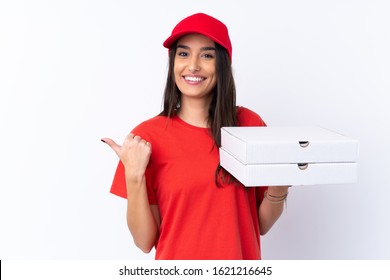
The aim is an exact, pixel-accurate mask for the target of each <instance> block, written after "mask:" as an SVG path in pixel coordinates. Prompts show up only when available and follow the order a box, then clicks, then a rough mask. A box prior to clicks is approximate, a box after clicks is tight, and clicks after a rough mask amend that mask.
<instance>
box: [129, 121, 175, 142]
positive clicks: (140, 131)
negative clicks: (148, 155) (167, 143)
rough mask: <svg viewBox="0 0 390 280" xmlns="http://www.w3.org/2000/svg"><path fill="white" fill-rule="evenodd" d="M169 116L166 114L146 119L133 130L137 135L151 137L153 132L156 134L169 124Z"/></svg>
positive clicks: (145, 137)
mask: <svg viewBox="0 0 390 280" xmlns="http://www.w3.org/2000/svg"><path fill="white" fill-rule="evenodd" d="M167 121H168V118H167V117H165V116H160V115H158V116H155V117H152V118H150V119H148V120H146V121H143V122H141V123H140V124H138V125H137V126H136V127H134V129H133V130H132V131H131V132H132V133H133V134H135V135H139V136H141V137H142V138H144V139H149V138H150V135H151V134H155V133H156V132H158V131H160V130H162V129H164V128H165V127H166V125H167Z"/></svg>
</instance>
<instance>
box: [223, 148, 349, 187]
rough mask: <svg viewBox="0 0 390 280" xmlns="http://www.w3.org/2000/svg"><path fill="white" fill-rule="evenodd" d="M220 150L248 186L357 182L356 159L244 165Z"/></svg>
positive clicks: (233, 172)
mask: <svg viewBox="0 0 390 280" xmlns="http://www.w3.org/2000/svg"><path fill="white" fill-rule="evenodd" d="M219 151H220V164H221V166H222V167H223V168H225V169H226V170H227V171H228V172H229V173H230V174H231V175H233V176H234V177H235V178H236V179H237V180H239V181H240V182H241V183H242V184H243V185H244V186H246V187H255V186H286V185H290V186H291V185H318V184H345V183H355V182H356V181H357V163H356V162H338V163H276V164H275V163H272V164H244V163H242V162H241V161H239V160H237V159H236V158H235V157H233V156H232V155H230V154H229V153H228V152H226V151H225V150H224V149H223V148H220V149H219Z"/></svg>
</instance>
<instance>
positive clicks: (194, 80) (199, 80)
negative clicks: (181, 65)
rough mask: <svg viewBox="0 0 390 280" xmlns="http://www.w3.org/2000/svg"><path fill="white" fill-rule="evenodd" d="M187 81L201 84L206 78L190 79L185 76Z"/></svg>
mask: <svg viewBox="0 0 390 280" xmlns="http://www.w3.org/2000/svg"><path fill="white" fill-rule="evenodd" d="M184 78H185V79H186V80H187V81H190V82H201V81H203V80H204V78H201V77H190V76H185V77H184Z"/></svg>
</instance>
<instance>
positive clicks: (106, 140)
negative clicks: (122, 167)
mask: <svg viewBox="0 0 390 280" xmlns="http://www.w3.org/2000/svg"><path fill="white" fill-rule="evenodd" d="M101 141H102V142H103V143H106V144H107V145H108V146H110V147H111V149H113V150H114V152H115V153H116V154H117V156H118V157H120V151H121V148H122V147H121V146H119V145H118V144H117V143H115V141H114V140H112V139H110V138H102V139H101Z"/></svg>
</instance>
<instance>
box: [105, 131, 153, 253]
mask: <svg viewBox="0 0 390 280" xmlns="http://www.w3.org/2000/svg"><path fill="white" fill-rule="evenodd" d="M102 141H103V142H105V143H107V144H108V145H109V146H110V147H111V148H112V149H113V150H114V151H115V153H116V154H117V155H118V157H119V158H120V160H121V162H122V163H123V165H124V167H125V177H126V188H127V225H128V227H129V230H130V232H131V235H132V236H133V239H134V243H135V244H136V246H137V247H139V248H140V249H141V250H142V251H143V252H145V253H148V252H150V250H151V249H152V248H153V246H154V244H155V243H156V241H157V238H158V234H159V224H160V216H159V212H158V207H157V205H149V200H148V195H147V191H146V182H145V170H146V166H147V165H148V163H149V159H150V155H151V153H152V146H151V144H150V143H148V142H146V141H145V140H143V139H141V138H140V137H139V136H134V135H133V134H129V135H128V136H127V137H126V139H125V141H124V143H123V145H122V146H119V145H118V144H116V143H115V142H114V141H113V140H111V139H109V138H103V139H102Z"/></svg>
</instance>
